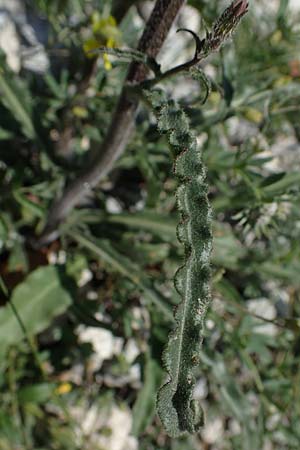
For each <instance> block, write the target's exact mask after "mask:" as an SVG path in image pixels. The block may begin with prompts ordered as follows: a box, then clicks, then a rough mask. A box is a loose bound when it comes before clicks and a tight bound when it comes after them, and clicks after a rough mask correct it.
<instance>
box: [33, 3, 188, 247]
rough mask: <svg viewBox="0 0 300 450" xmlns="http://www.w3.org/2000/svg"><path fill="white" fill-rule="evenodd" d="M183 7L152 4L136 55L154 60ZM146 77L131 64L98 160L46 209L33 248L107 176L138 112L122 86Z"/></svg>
mask: <svg viewBox="0 0 300 450" xmlns="http://www.w3.org/2000/svg"><path fill="white" fill-rule="evenodd" d="M183 3H184V0H157V1H156V4H155V6H154V9H153V11H152V14H151V16H150V18H149V20H148V22H147V24H146V28H145V30H144V33H143V35H142V37H141V39H140V42H139V45H138V50H139V51H141V52H143V53H146V54H147V55H148V56H149V57H151V58H155V57H156V56H157V54H158V53H159V51H160V49H161V47H162V45H163V43H164V41H165V39H166V37H167V35H168V32H169V30H170V28H171V25H172V23H173V21H174V19H175V17H176V15H177V13H178V11H179V9H180V8H181V6H182V5H183ZM147 73H148V68H147V67H146V66H145V65H143V64H140V63H136V62H133V63H132V64H131V65H130V67H129V71H128V75H127V77H126V80H125V83H124V87H123V89H122V92H121V94H120V98H119V101H118V103H117V107H116V109H115V113H114V114H113V117H112V120H111V124H110V126H109V128H108V131H107V134H106V136H105V138H104V140H103V143H102V145H101V147H100V149H99V153H98V156H97V157H96V159H95V160H94V161H93V162H92V164H91V165H90V166H89V167H87V168H86V169H85V170H84V171H83V172H82V173H81V174H80V175H79V176H78V177H77V178H76V179H75V180H74V181H73V182H71V183H70V184H69V186H67V187H66V189H65V192H64V193H63V194H62V196H61V197H60V198H59V199H58V200H56V201H55V202H54V204H53V205H52V207H51V208H50V211H49V216H48V220H47V223H46V226H45V229H44V232H43V233H42V235H41V236H40V238H39V239H38V241H37V242H36V244H37V245H43V244H46V243H48V242H51V241H52V240H53V239H56V238H57V237H58V234H59V233H58V231H57V227H58V225H59V224H60V223H61V222H62V221H63V220H64V219H65V217H66V216H67V214H68V213H69V212H70V210H71V209H72V208H73V207H74V206H75V205H77V204H78V203H79V202H80V201H81V200H82V198H83V197H84V196H85V195H86V193H87V192H88V191H89V190H90V189H92V188H93V187H95V186H96V185H97V184H98V183H99V181H100V180H101V179H102V178H103V177H104V176H105V175H107V174H108V173H109V171H110V170H111V169H112V167H113V165H114V162H115V161H116V159H117V158H119V157H120V156H121V154H122V153H123V152H124V150H125V148H126V146H127V144H128V142H129V140H130V138H131V136H132V134H133V131H134V128H135V115H136V112H137V109H138V100H137V99H136V98H134V99H132V98H130V97H129V95H128V92H127V89H126V86H127V85H128V84H138V83H141V82H143V81H144V80H145V79H146V76H147Z"/></svg>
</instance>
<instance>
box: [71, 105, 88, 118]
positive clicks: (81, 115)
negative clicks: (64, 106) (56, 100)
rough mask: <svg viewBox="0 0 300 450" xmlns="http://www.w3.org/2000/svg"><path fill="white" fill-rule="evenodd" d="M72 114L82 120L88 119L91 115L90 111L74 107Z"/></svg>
mask: <svg viewBox="0 0 300 450" xmlns="http://www.w3.org/2000/svg"><path fill="white" fill-rule="evenodd" d="M72 112H73V114H74V116H76V117H79V118H80V119H86V118H87V116H88V115H89V113H88V110H87V109H86V108H83V107H82V106H74V107H73V108H72Z"/></svg>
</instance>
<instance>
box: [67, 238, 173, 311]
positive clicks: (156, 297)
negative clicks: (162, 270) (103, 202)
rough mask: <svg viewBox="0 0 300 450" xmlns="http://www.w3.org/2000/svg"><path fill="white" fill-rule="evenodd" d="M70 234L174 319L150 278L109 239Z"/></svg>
mask: <svg viewBox="0 0 300 450" xmlns="http://www.w3.org/2000/svg"><path fill="white" fill-rule="evenodd" d="M68 234H69V235H70V236H71V237H72V238H73V239H74V240H75V241H77V242H78V243H79V244H80V245H82V246H83V247H85V248H87V249H89V250H90V251H91V252H92V253H94V254H96V255H98V256H99V257H100V258H101V260H102V261H103V262H105V263H106V264H108V266H109V267H110V268H111V269H112V270H113V271H116V272H119V273H120V274H122V275H123V276H125V277H126V278H128V279H129V280H131V281H132V282H133V283H134V284H135V285H136V286H138V287H139V288H140V289H141V290H142V291H143V294H144V296H145V298H146V299H148V300H149V301H150V302H151V303H153V304H155V305H156V306H157V307H158V308H159V309H160V310H161V311H162V312H163V313H164V314H165V316H166V317H167V318H168V319H172V318H173V316H172V311H171V309H170V307H169V306H167V305H166V302H165V300H164V299H163V298H162V297H161V295H160V294H159V293H158V292H156V291H155V290H154V289H153V288H152V287H151V284H150V283H149V280H148V279H147V278H146V277H145V275H144V274H143V273H141V271H140V270H139V267H138V266H136V265H135V264H134V263H133V262H132V261H131V260H130V259H128V258H127V257H126V256H124V255H122V254H121V253H119V252H118V251H117V250H116V249H114V248H113V247H112V245H111V244H110V242H109V241H106V240H102V239H96V238H94V237H91V236H89V237H87V236H83V235H82V234H79V233H77V232H72V231H68Z"/></svg>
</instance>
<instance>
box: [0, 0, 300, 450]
mask: <svg viewBox="0 0 300 450" xmlns="http://www.w3.org/2000/svg"><path fill="white" fill-rule="evenodd" d="M23 3H24V4H26V8H28V10H27V12H28V17H32V15H33V17H35V18H36V15H37V14H38V15H39V19H41V20H42V27H43V30H46V29H47V30H48V32H49V33H48V35H47V42H46V45H45V53H46V55H47V57H48V59H49V61H50V66H49V70H48V71H47V72H46V73H45V74H43V75H40V74H36V73H33V72H30V71H28V70H27V69H25V68H24V67H22V69H21V71H20V72H19V73H12V71H11V70H10V69H9V68H8V66H7V63H6V62H5V61H4V59H3V58H2V59H1V70H0V91H1V95H0V117H1V120H0V122H1V123H0V145H1V150H0V185H1V188H0V189H1V192H0V273H1V278H0V280H1V281H2V280H3V283H1V286H2V284H3V286H2V289H1V290H0V294H1V298H0V318H1V326H0V337H1V339H0V347H1V349H3V351H2V352H1V355H0V395H1V412H0V448H1V450H2V449H3V450H12V449H16V448H18V449H20V450H29V449H35V450H38V449H40V450H42V449H43V450H45V449H47V450H74V449H75V450H99V448H100V450H101V449H102V450H103V448H105V449H110V448H114V443H115V441H114V440H115V439H117V433H118V432H120V431H122V432H123V434H122V437H121V439H122V442H123V443H124V448H126V450H127V448H130V445H131V444H132V445H133V447H136V448H138V449H139V450H157V449H158V448H161V449H163V450H188V449H189V450H196V449H199V448H202V447H203V448H217V449H218V450H244V449H246V450H248V449H251V450H256V449H262V448H270V449H272V450H283V449H286V450H293V449H295V450H298V449H299V442H300V434H299V415H300V407H299V405H300V392H299V367H300V357H299V333H300V324H299V314H300V308H299V271H300V250H299V239H300V231H299V230H300V229H299V221H300V214H299V199H300V190H299V167H300V162H299V151H298V148H299V136H300V128H299V123H300V122H299V120H300V114H299V102H300V82H299V80H300V76H299V74H300V66H299V48H298V47H299V26H298V24H299V17H298V15H297V14H296V13H292V12H291V3H292V2H287V1H285V0H283V1H281V2H278V6H279V7H278V8H277V6H276V5H277V2H274V4H273V2H272V7H271V3H270V6H269V4H268V5H267V4H266V7H265V8H264V9H262V6H261V2H259V1H256V0H252V1H251V3H250V6H249V13H248V14H247V16H246V17H245V19H243V22H242V24H241V25H240V26H239V27H238V30H237V31H236V32H235V34H234V36H233V39H232V40H231V41H229V42H228V43H227V44H226V45H224V46H223V47H222V51H221V52H215V53H214V54H213V55H211V56H210V58H209V59H208V60H206V61H203V62H202V63H201V70H200V69H198V68H197V69H196V70H194V71H191V72H187V73H185V74H181V75H180V74H178V75H177V76H176V77H173V78H172V79H170V80H168V81H167V80H166V81H165V82H164V85H163V87H164V88H165V89H166V91H167V93H168V94H167V98H168V99H170V98H176V102H174V103H173V102H172V101H171V103H169V102H166V103H164V99H163V98H162V97H161V98H160V97H159V98H158V100H159V103H164V105H161V107H163V108H165V110H166V109H168V108H172V110H173V109H174V110H175V111H174V113H176V114H178V116H176V114H175V118H176V117H179V118H181V119H183V120H184V121H185V123H186V124H189V127H190V128H191V129H192V130H194V134H195V136H196V137H197V141H198V148H199V152H200V153H201V157H202V159H203V164H204V165H205V166H206V167H207V171H206V177H207V184H208V185H209V187H210V188H209V199H210V202H211V205H212V208H213V211H214V220H213V222H212V230H213V236H214V240H213V251H212V254H211V275H212V276H211V284H212V302H211V306H210V308H209V310H208V312H207V318H206V327H205V328H204V329H203V330H202V333H203V334H204V336H203V343H202V349H201V352H200V356H199V358H200V364H197V365H195V366H193V370H192V375H193V376H194V377H195V380H196V384H195V389H194V392H193V398H194V400H195V402H196V404H201V407H202V409H203V411H204V424H203V427H202V429H201V430H200V433H198V434H197V435H194V436H183V437H179V438H170V437H168V436H167V434H166V433H165V431H164V429H163V427H162V424H161V422H160V420H159V418H158V416H157V415H156V413H155V401H156V395H155V392H157V390H158V388H159V386H160V384H161V382H162V378H163V371H162V369H161V368H160V367H161V356H162V352H163V348H164V347H165V344H166V342H167V340H168V334H169V332H170V330H171V329H172V327H174V321H173V320H172V317H173V314H172V307H174V306H176V305H178V303H179V301H180V298H179V297H178V295H177V293H176V290H175V288H174V285H173V278H174V273H175V272H176V270H177V268H178V267H180V266H182V264H183V262H184V261H185V254H184V246H183V245H181V244H180V243H178V240H177V238H176V224H177V223H178V222H179V221H180V217H179V214H178V209H177V205H176V198H175V196H174V192H175V191H176V188H177V186H178V183H179V184H180V182H181V181H182V180H181V181H180V180H176V177H175V176H174V173H173V171H172V158H171V157H170V150H169V143H168V142H167V140H168V139H169V137H170V133H169V132H168V131H167V133H166V135H167V136H164V135H162V134H164V133H160V132H159V131H158V130H157V124H156V119H155V118H154V117H153V115H152V113H151V112H150V110H148V109H147V108H145V107H143V106H142V105H141V107H140V109H139V111H138V114H137V118H136V131H135V134H134V136H133V137H132V140H131V142H130V144H129V145H128V147H127V149H126V152H125V153H124V154H123V156H122V157H121V158H120V159H119V160H118V161H117V162H116V163H115V166H114V168H113V170H112V172H111V173H109V174H108V176H107V177H106V178H105V179H103V180H102V181H101V182H100V183H99V184H98V186H96V187H95V188H94V189H93V192H91V191H90V190H89V189H86V197H85V199H84V200H83V201H82V204H81V205H79V207H78V208H76V209H75V210H74V211H73V212H72V213H71V214H69V216H68V218H67V221H66V223H64V224H63V226H62V227H61V230H60V231H61V237H60V238H59V239H56V240H55V241H54V242H53V243H51V244H49V245H46V246H44V247H42V248H39V249H37V248H33V247H32V245H31V243H32V237H33V236H35V235H38V234H39V233H40V232H41V230H42V228H43V226H44V224H45V222H46V215H47V212H48V210H49V207H50V205H51V204H52V203H53V200H54V199H55V198H57V197H58V196H59V195H60V193H61V192H62V190H63V187H64V185H65V184H66V182H69V180H73V179H76V178H77V177H78V176H79V173H80V171H81V169H82V167H83V166H84V165H85V164H86V163H87V162H88V161H89V160H90V158H92V157H93V155H94V154H97V152H98V150H99V144H100V143H101V141H102V139H103V137H104V135H105V132H106V130H107V127H108V125H109V123H110V119H111V115H112V112H113V110H114V107H115V105H116V103H117V101H118V97H119V93H120V90H121V87H122V83H123V81H124V78H125V76H126V71H127V67H128V63H129V60H131V59H132V55H125V56H126V58H122V57H120V58H119V57H111V56H110V55H108V58H111V59H110V60H111V67H112V69H111V70H106V68H105V66H104V63H103V58H102V56H99V57H97V54H96V55H93V56H95V57H93V58H90V57H89V56H90V55H87V54H85V52H84V50H83V45H84V43H85V42H86V39H87V38H88V37H89V36H91V35H92V32H93V31H92V20H91V19H92V17H93V16H94V15H95V14H100V15H101V17H102V18H104V19H107V18H109V17H110V15H111V13H112V11H113V9H112V8H111V6H113V8H114V7H115V6H114V5H115V2H112V3H113V5H111V2H110V1H109V0H107V1H106V0H105V1H98V0H89V1H81V0H68V1H66V2H62V1H56V0H55V1H51V2H48V1H46V0H35V1H34V2H23ZM152 3H153V2H152ZM228 3H229V2H228ZM119 4H122V5H123V2H121V3H119ZM188 4H189V5H190V6H193V9H190V10H189V14H198V13H200V14H201V24H200V26H199V30H195V31H196V32H197V35H198V36H201V38H202V39H203V38H204V37H205V35H206V28H211V27H213V24H214V23H215V20H216V17H218V16H219V13H220V12H221V9H222V7H223V5H222V4H221V2H217V1H210V0H209V1H208V0H203V1H202V0H201V1H192V0H190V1H189V2H188ZM264 4H265V3H264ZM259 5H260V6H259ZM33 6H35V8H33ZM139 11H140V10H139ZM138 14H139V13H138V11H137V9H136V8H135V7H132V8H131V9H130V11H129V13H128V14H127V16H126V17H125V19H124V20H123V21H122V23H121V24H119V25H118V26H115V29H118V32H119V36H120V42H119V43H118V44H117V45H118V46H120V47H121V48H136V43H137V41H138V37H139V36H140V34H141V32H142V29H143V26H144V25H143V21H141V19H140V17H139V15H138ZM189 17H190V16H189ZM107 20H108V19H107ZM182 20H183V19H181V22H180V25H178V26H181V27H183V26H186V27H189V23H186V24H185V23H182ZM100 31H101V30H100ZM102 31H103V30H102ZM181 38H182V39H183V40H184V39H185V38H186V41H185V42H186V43H182V47H181V48H180V50H178V51H177V50H176V48H177V42H181V41H180V39H181ZM190 44H191V49H190ZM25 45H27V44H26V43H25ZM99 45H106V43H105V42H103V43H99ZM193 46H194V43H192V42H190V36H189V35H186V34H185V33H182V34H178V35H175V36H172V38H171V44H170V45H169V46H168V47H166V50H165V55H166V56H167V57H168V56H169V55H170V60H171V61H172V63H171V67H172V66H173V64H174V65H175V64H177V62H178V63H181V62H182V61H186V60H188V59H189V51H190V50H191V51H192V50H193ZM127 56H128V58H127ZM28 57H29V56H28ZM177 58H178V61H177ZM159 62H160V63H161V64H162V68H163V69H165V68H166V69H167V68H168V67H167V65H168V63H167V61H166V60H165V59H164V56H163V55H162V54H161V55H160V58H159ZM149 76H153V74H151V73H150V72H149ZM207 93H209V95H208V98H207V99H206V98H205V97H206V94H207ZM204 100H206V103H205V107H203V101H204ZM177 105H178V110H179V109H180V110H184V111H185V115H184V116H182V115H181V113H179V112H178V110H177ZM163 122H164V124H163V125H164V127H168V126H169V125H170V124H169V121H168V120H164V121H163ZM176 130H177V128H176ZM175 135H176V134H174V138H175ZM173 143H174V142H173ZM174 156H175V157H176V152H175V155H174ZM198 167H199V166H198ZM179 169H180V167H179ZM200 169H201V167H200ZM196 170H199V169H198V168H197V165H193V167H192V168H191V174H192V175H193V177H194V175H195V171H196ZM199 173H200V172H199ZM85 188H86V186H85V187H84V189H85ZM200 192H202V191H200ZM184 230H185V229H182V231H184ZM184 239H185V237H184ZM185 240H186V239H185ZM201 242H202V241H201ZM197 245H198V242H197ZM179 273H180V272H179ZM37 274H40V276H39V277H38V278H37V277H36V275H37ZM183 275H184V273H183V272H181V276H183ZM50 286H52V287H53V288H52V289H50ZM48 289H49V290H48ZM2 290H3V293H2ZM9 299H12V303H9V301H8V300H9ZM14 307H15V308H14ZM12 308H13V309H12ZM177 314H181V313H180V309H178V310H177ZM2 319H3V320H2ZM192 319H194V317H193V318H192ZM22 325H23V326H24V325H25V328H23V330H22V328H21V327H22ZM197 336H198V335H197ZM197 339H198V337H197ZM199 342H200V339H198V344H199ZM197 348H199V346H197ZM177 350H178V348H176V352H175V353H176V355H178V352H177ZM103 352H104V354H103ZM186 370H189V365H188V364H187V365H186ZM169 381H170V380H169ZM174 385H175V383H174ZM174 394H175V392H174ZM175 403H176V402H175ZM177 406H178V405H177ZM172 408H173V405H171V409H170V411H173V412H174V410H173V409H172ZM178 409H179V410H180V409H181V408H180V405H179V408H178ZM187 411H190V410H188V409H187ZM175 419H176V420H177V413H176V416H175ZM120 423H121V425H120ZM116 424H118V425H116ZM119 442H120V441H119ZM122 450H123V449H122Z"/></svg>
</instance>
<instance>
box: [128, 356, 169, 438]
mask: <svg viewBox="0 0 300 450" xmlns="http://www.w3.org/2000/svg"><path fill="white" fill-rule="evenodd" d="M161 375H162V370H161V369H160V367H159V365H158V363H157V362H156V361H155V360H154V359H152V358H151V357H150V356H149V355H147V356H146V364H145V368H144V383H143V387H142V389H141V390H140V391H139V394H138V397H137V399H136V402H135V404H134V407H133V411H132V420H133V423H132V434H133V435H134V436H139V435H140V434H141V433H143V432H144V431H145V429H146V428H147V426H148V425H150V424H151V422H152V420H153V416H154V414H155V395H156V391H157V389H158V386H159V384H160V383H161Z"/></svg>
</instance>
